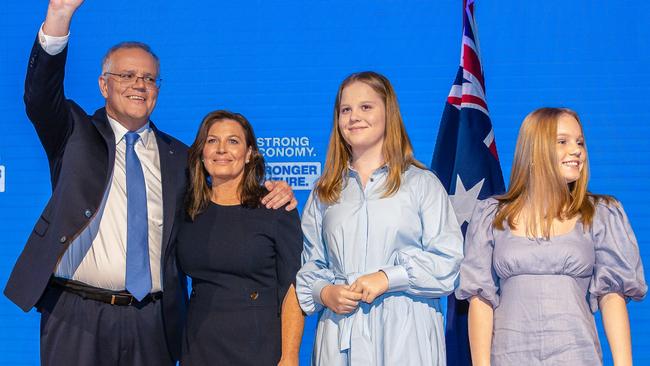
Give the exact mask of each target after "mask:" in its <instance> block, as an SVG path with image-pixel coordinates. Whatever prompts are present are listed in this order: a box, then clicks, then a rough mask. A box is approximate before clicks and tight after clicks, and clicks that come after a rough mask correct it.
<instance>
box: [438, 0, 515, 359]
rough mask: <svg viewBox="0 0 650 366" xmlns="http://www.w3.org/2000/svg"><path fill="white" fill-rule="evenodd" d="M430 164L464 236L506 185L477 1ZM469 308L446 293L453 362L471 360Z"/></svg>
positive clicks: (470, 4) (467, 19) (470, 6)
mask: <svg viewBox="0 0 650 366" xmlns="http://www.w3.org/2000/svg"><path fill="white" fill-rule="evenodd" d="M431 169H432V170H433V171H434V172H435V173H436V174H437V176H438V178H439V179H440V181H441V182H442V184H443V185H444V186H445V188H446V189H447V193H449V197H450V199H451V202H452V204H453V206H454V210H455V211H456V217H457V218H458V223H459V224H460V225H461V227H462V230H463V235H464V234H465V231H466V230H467V225H468V223H469V220H470V218H471V216H472V211H473V210H474V206H475V205H476V203H477V202H478V200H480V199H484V198H487V197H490V196H492V195H495V194H499V193H503V191H504V190H505V187H504V183H503V174H502V173H501V166H500V165H499V157H498V155H497V148H496V143H495V140H494V130H493V129H492V122H491V121H490V114H489V112H488V107H487V102H486V98H485V80H484V78H483V67H482V66H481V58H480V53H479V42H478V34H477V29H476V21H475V19H474V0H463V39H462V48H461V52H460V66H459V68H458V72H457V73H456V79H455V80H454V85H452V87H451V91H450V92H449V96H448V97H447V103H446V104H445V109H444V112H443V114H442V120H441V121H440V129H439V131H438V138H437V140H436V147H435V150H434V152H433V159H432V160H431ZM467 311H468V303H467V301H459V300H457V299H456V298H455V296H454V295H453V294H452V295H450V296H449V297H448V298H447V326H446V330H445V335H446V342H447V364H448V365H458V366H465V365H467V366H470V365H471V364H472V362H471V357H470V350H469V339H468V334H467Z"/></svg>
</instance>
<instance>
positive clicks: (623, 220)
mask: <svg viewBox="0 0 650 366" xmlns="http://www.w3.org/2000/svg"><path fill="white" fill-rule="evenodd" d="M591 235H592V238H593V240H594V249H595V254H596V263H595V264H594V273H593V275H592V277H591V283H590V285H589V305H590V306H591V310H592V311H593V312H596V311H597V310H598V299H599V298H600V297H602V296H604V295H606V294H608V293H612V292H615V293H619V294H621V295H623V296H624V297H625V299H626V300H629V299H632V300H637V301H638V300H641V299H643V298H644V297H645V294H646V292H647V290H648V286H647V285H646V282H645V278H644V276H643V264H642V263H641V258H640V256H639V247H638V246H637V242H636V237H635V236H634V232H632V227H631V226H630V223H629V221H628V219H627V215H626V214H625V211H624V210H623V206H622V205H621V204H620V202H617V201H614V202H611V203H605V202H602V201H601V202H599V203H598V204H597V205H596V213H595V215H594V221H593V227H592V232H591Z"/></svg>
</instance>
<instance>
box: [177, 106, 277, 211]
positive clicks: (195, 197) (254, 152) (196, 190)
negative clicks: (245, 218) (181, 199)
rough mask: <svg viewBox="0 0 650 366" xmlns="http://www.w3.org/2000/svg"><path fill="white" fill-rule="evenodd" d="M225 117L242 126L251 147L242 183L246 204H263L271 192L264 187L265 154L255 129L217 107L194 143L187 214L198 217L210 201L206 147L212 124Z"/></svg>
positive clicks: (243, 119)
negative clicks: (204, 151) (263, 200)
mask: <svg viewBox="0 0 650 366" xmlns="http://www.w3.org/2000/svg"><path fill="white" fill-rule="evenodd" d="M224 120H232V121H235V122H237V123H239V125H240V126H241V127H242V129H243V130H244V137H245V140H246V147H247V148H250V149H251V156H250V160H249V161H248V162H247V163H246V164H245V165H244V177H243V178H242V181H241V183H240V184H239V197H240V200H241V203H242V205H243V206H245V207H259V206H260V199H261V198H262V196H264V195H265V194H266V193H267V191H266V189H265V188H264V187H263V186H262V183H263V181H264V157H263V156H262V154H260V152H259V149H258V148H257V140H256V138H255V132H253V127H252V126H251V124H250V122H248V120H247V119H246V117H244V116H243V115H241V114H239V113H233V112H229V111H225V110H217V111H214V112H210V113H208V115H207V116H205V117H204V118H203V121H201V125H200V126H199V131H198V132H197V133H196V138H195V139H194V143H192V146H190V151H189V156H188V159H187V165H188V167H189V173H190V182H189V183H190V185H189V187H188V192H187V198H186V208H187V214H188V215H189V216H190V218H192V220H194V218H195V217H196V215H198V214H200V213H201V212H203V210H205V208H206V207H207V206H208V203H209V202H210V197H211V188H212V187H211V186H210V185H209V184H208V175H207V171H206V170H205V168H204V166H203V161H202V158H203V148H204V146H205V142H206V140H207V138H208V133H209V131H210V128H211V127H212V125H214V124H215V123H217V122H221V121H224Z"/></svg>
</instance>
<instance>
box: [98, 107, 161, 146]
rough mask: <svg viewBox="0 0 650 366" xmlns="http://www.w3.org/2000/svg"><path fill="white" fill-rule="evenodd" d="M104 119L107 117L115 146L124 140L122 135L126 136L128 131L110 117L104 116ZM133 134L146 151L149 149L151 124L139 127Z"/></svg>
mask: <svg viewBox="0 0 650 366" xmlns="http://www.w3.org/2000/svg"><path fill="white" fill-rule="evenodd" d="M106 117H108V122H109V123H110V125H111V129H113V134H114V135H115V145H117V144H119V143H120V141H122V140H123V139H124V135H126V133H127V132H129V130H128V129H127V128H126V127H124V126H122V124H121V123H119V122H118V121H116V120H115V119H113V118H111V116H109V115H106ZM135 132H136V133H137V134H138V135H140V138H139V139H138V140H139V141H142V144H143V145H144V147H145V148H146V149H148V148H149V147H150V146H149V143H150V141H151V124H150V123H149V122H147V123H146V124H145V125H144V126H142V127H140V128H139V129H138V130H137V131H135ZM136 144H137V142H136Z"/></svg>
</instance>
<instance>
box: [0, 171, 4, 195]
mask: <svg viewBox="0 0 650 366" xmlns="http://www.w3.org/2000/svg"><path fill="white" fill-rule="evenodd" d="M4 191H5V166H4V165H0V193H2V192H4Z"/></svg>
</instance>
